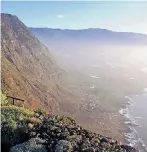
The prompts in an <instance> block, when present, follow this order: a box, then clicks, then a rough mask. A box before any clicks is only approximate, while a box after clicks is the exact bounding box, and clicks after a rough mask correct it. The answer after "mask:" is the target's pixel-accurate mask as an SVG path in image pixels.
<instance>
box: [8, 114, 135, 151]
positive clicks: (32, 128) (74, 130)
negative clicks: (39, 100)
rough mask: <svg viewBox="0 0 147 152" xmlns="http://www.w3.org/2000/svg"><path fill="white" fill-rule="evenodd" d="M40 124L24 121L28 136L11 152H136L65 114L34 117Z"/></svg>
mask: <svg viewBox="0 0 147 152" xmlns="http://www.w3.org/2000/svg"><path fill="white" fill-rule="evenodd" d="M38 117H39V119H40V120H41V123H39V124H37V125H33V124H31V123H29V124H28V126H29V130H28V133H27V134H28V137H29V138H28V139H29V140H27V141H26V142H24V143H20V144H17V145H15V146H13V147H12V148H11V150H10V151H11V152H20V151H21V152H22V151H23V152H78V151H81V152H82V151H83V152H137V151H136V150H135V149H134V148H132V147H130V146H127V145H122V144H121V143H119V142H118V141H116V140H115V139H112V138H109V137H105V136H102V135H99V134H96V133H93V132H91V131H89V130H87V129H84V128H83V127H81V126H80V125H77V124H76V122H75V120H74V119H72V118H70V117H65V116H58V115H56V116H38Z"/></svg>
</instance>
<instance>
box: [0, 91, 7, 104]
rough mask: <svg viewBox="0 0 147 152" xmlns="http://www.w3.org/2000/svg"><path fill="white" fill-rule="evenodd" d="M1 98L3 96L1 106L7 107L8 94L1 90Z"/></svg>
mask: <svg viewBox="0 0 147 152" xmlns="http://www.w3.org/2000/svg"><path fill="white" fill-rule="evenodd" d="M0 96H1V104H2V105H6V104H7V103H8V100H7V97H6V94H4V93H3V92H2V90H0Z"/></svg>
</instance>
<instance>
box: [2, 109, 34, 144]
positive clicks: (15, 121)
mask: <svg viewBox="0 0 147 152" xmlns="http://www.w3.org/2000/svg"><path fill="white" fill-rule="evenodd" d="M32 117H34V112H33V111H30V110H29V109H25V108H23V107H17V106H2V107H1V136H2V138H1V139H2V141H1V142H2V144H3V145H7V146H13V145H15V144H19V143H20V142H22V141H25V140H26V139H27V137H28V123H29V122H28V120H29V119H30V118H32Z"/></svg>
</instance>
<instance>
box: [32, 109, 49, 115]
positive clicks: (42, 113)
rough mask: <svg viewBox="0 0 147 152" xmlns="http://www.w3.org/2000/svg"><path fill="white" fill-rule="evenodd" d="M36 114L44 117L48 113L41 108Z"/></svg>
mask: <svg viewBox="0 0 147 152" xmlns="http://www.w3.org/2000/svg"><path fill="white" fill-rule="evenodd" d="M34 112H35V113H38V114H39V115H43V116H44V115H46V112H45V111H44V110H43V109H40V108H38V109H36V110H35V111H34Z"/></svg>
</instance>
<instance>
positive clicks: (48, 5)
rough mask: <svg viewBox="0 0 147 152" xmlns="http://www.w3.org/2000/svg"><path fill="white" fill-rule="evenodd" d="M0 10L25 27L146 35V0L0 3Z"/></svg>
mask: <svg viewBox="0 0 147 152" xmlns="http://www.w3.org/2000/svg"><path fill="white" fill-rule="evenodd" d="M2 12H5V13H11V14H13V15H17V16H18V17H19V19H20V20H21V21H23V22H24V23H25V24H26V25H27V26H29V27H51V28H62V29H85V28H104V29H110V30H114V31H129V32H138V33H146V34H147V1H146V2H100V1H97V2H96V1H95V2H78V1H75V2H71V1H66V2H55V1H54V2H51V1H46V2H45V1H44V2H41V1H36V2H35V1H32V2H29V1H25V2H20V1H16V2H2Z"/></svg>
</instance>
